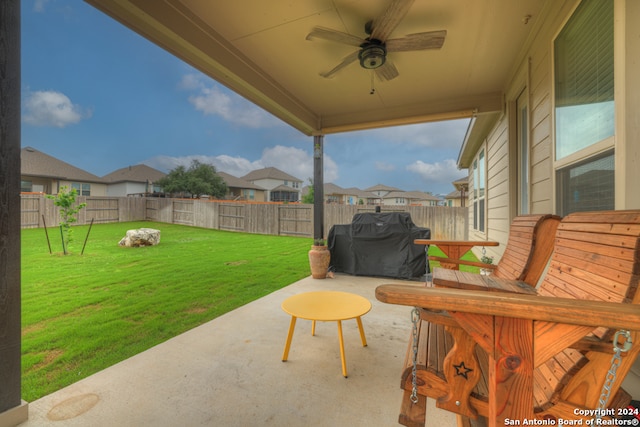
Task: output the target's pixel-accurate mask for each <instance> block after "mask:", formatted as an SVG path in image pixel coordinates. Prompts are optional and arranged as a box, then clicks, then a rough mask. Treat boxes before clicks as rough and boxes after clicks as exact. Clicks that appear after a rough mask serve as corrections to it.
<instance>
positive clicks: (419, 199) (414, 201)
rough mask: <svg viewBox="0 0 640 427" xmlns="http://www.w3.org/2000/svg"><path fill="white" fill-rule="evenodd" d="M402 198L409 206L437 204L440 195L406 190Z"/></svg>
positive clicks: (439, 200)
mask: <svg viewBox="0 0 640 427" xmlns="http://www.w3.org/2000/svg"><path fill="white" fill-rule="evenodd" d="M404 198H405V200H406V201H407V204H408V205H410V206H438V204H439V203H440V202H441V201H442V199H441V198H440V197H437V196H434V195H433V194H429V193H424V192H422V191H406V192H405V193H404Z"/></svg>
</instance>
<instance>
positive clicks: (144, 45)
mask: <svg viewBox="0 0 640 427" xmlns="http://www.w3.org/2000/svg"><path fill="white" fill-rule="evenodd" d="M22 114H23V121H22V146H23V147H25V146H31V147H34V148H36V149H38V150H40V151H43V152H45V153H47V154H49V155H52V156H54V157H57V158H59V159H60V160H64V161H66V162H68V163H71V164H72V165H74V166H77V167H80V168H82V169H84V170H86V171H88V172H91V173H93V174H95V175H98V176H104V175H106V174H108V173H110V172H113V171H114V170H116V169H120V168H122V167H126V166H129V165H136V164H140V163H144V164H147V165H149V166H152V167H154V168H156V169H159V170H162V171H164V172H168V171H169V170H171V169H172V168H174V167H176V166H178V165H181V164H182V165H189V164H190V163H191V161H192V160H193V159H197V160H199V161H201V162H204V163H209V164H213V165H214V166H215V167H216V168H217V169H218V170H220V171H224V172H227V173H230V174H232V175H235V176H238V177H240V176H243V175H245V174H247V173H248V172H250V171H251V170H255V169H260V168H264V167H270V166H273V167H276V168H278V169H281V170H283V171H285V172H287V173H289V174H291V175H293V176H295V177H297V178H300V179H302V180H304V181H305V184H306V183H307V180H308V178H309V177H312V176H313V158H312V142H313V141H312V138H311V137H308V136H306V135H303V134H301V133H300V132H299V131H297V130H295V129H293V128H291V127H290V126H288V125H286V124H285V123H283V122H281V121H280V120H279V119H277V118H275V117H273V116H271V115H270V114H268V113H266V112H265V111H263V110H261V109H260V108H258V107H256V106H254V105H253V104H251V103H249V102H248V101H246V100H244V99H243V98H241V97H239V96H238V95H236V94H235V93H233V92H231V91H230V90H228V89H226V88H225V87H224V86H222V85H220V84H219V83H217V82H216V81H214V80H212V79H210V78H208V77H207V76H205V75H203V74H202V73H200V72H199V71H197V70H195V69H194V68H192V67H191V66H189V65H187V64H185V63H184V62H182V61H181V60H179V59H177V58H175V57H174V56H172V55H171V54H169V53H167V52H165V51H164V50H162V49H161V48H159V47H157V46H155V45H153V44H152V43H150V42H148V41H147V40H146V39H144V38H142V37H141V36H139V35H137V34H136V33H134V32H133V31H131V30H129V29H128V28H126V27H124V26H123V25H121V24H119V23H118V22H116V21H114V20H113V19H111V18H109V17H108V16H106V15H104V14H103V13H102V12H99V11H98V10H96V9H94V8H93V7H91V6H89V5H88V4H86V3H84V2H82V1H79V0H22ZM467 124H468V120H456V121H447V122H439V123H429V124H421V125H412V126H403V127H395V128H387V129H379V130H373V131H362V132H349V133H344V134H339V135H327V136H326V137H325V159H324V167H325V170H324V178H325V182H333V183H334V184H336V185H339V186H341V187H345V188H348V187H358V188H360V189H365V188H368V187H371V186H374V185H376V184H385V185H389V186H393V187H397V188H399V189H402V190H405V191H425V192H432V193H434V194H446V193H449V192H451V191H453V190H454V188H453V186H452V185H451V182H452V181H454V180H456V179H458V178H461V177H463V176H465V175H466V174H467V171H466V170H462V171H461V170H458V169H457V167H456V164H455V163H456V159H457V156H458V152H459V150H460V146H461V143H462V140H463V138H464V134H465V132H466V129H467Z"/></svg>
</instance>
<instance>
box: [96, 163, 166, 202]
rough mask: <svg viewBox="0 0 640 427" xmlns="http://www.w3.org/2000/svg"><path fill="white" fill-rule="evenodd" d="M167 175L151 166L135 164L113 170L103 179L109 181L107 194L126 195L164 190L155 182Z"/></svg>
mask: <svg viewBox="0 0 640 427" xmlns="http://www.w3.org/2000/svg"><path fill="white" fill-rule="evenodd" d="M165 176H166V174H165V173H164V172H160V171H159V170H157V169H154V168H152V167H150V166H147V165H135V166H128V167H126V168H122V169H118V170H116V171H113V172H111V173H110V174H108V175H105V176H103V177H102V179H103V180H104V181H105V182H106V183H107V196H115V197H124V196H131V195H145V194H149V193H160V192H162V188H160V187H158V186H157V185H154V183H155V182H156V181H157V180H159V179H160V178H163V177H165Z"/></svg>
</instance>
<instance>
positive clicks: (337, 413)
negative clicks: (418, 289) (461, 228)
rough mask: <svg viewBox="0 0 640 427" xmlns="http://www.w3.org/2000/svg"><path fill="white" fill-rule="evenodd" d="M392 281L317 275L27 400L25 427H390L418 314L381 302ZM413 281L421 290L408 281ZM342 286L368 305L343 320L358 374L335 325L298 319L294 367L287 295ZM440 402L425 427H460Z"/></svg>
mask: <svg viewBox="0 0 640 427" xmlns="http://www.w3.org/2000/svg"><path fill="white" fill-rule="evenodd" d="M392 282H393V283H402V281H396V280H393V279H384V278H369V277H356V276H348V275H336V276H335V278H334V279H326V280H315V279H312V278H311V277H308V278H305V279H303V280H300V281H299V282H296V283H293V284H291V285H289V286H287V287H285V288H283V289H281V290H279V291H277V292H274V293H272V294H270V295H268V296H266V297H264V298H261V299H259V300H257V301H254V302H252V303H250V304H247V305H245V306H244V307H241V308H239V309H237V310H234V311H232V312H230V313H227V314H226V315H224V316H221V317H219V318H217V319H215V320H213V321H211V322H208V323H206V324H204V325H202V326H200V327H197V328H195V329H192V330H191V331H189V332H186V333H184V334H182V335H180V336H177V337H175V338H173V339H170V340H168V341H166V342H165V343H163V344H160V345H158V346H156V347H154V348H152V349H150V350H148V351H145V352H143V353H140V354H138V355H136V356H134V357H132V358H130V359H128V360H125V361H123V362H121V363H119V364H117V365H114V366H112V367H110V368H107V369H105V370H104V371H102V372H99V373H97V374H95V375H92V376H90V377H88V378H86V379H84V380H81V381H79V382H77V383H75V384H72V385H71V386H69V387H66V388H64V389H62V390H59V391H57V392H55V393H53V394H51V395H48V396H45V397H43V398H41V399H39V400H37V401H35V402H30V403H29V420H28V421H26V422H25V423H23V424H20V425H21V426H23V427H32V426H33V427H36V426H37V427H46V426H51V427H53V426H65V427H67V426H83V427H84V426H114V425H117V426H123V427H125V426H143V425H153V426H177V425H188V426H213V425H216V426H279V427H280V426H327V427H329V426H331V427H333V426H393V425H397V417H398V412H399V409H400V401H401V397H402V391H401V389H400V372H401V368H402V362H403V360H404V357H405V352H406V349H407V342H408V339H409V333H410V330H411V323H410V309H409V308H408V307H404V306H397V305H389V304H383V303H381V302H379V301H377V300H376V298H375V296H374V292H375V288H376V287H377V286H378V285H379V284H383V283H392ZM410 283H413V284H416V282H410ZM315 290H340V291H345V292H352V293H355V294H358V295H362V296H364V297H365V298H367V299H368V300H369V301H371V304H372V305H373V307H372V309H371V311H370V312H369V313H368V314H366V315H365V316H363V318H362V322H363V325H364V330H365V334H366V337H367V343H368V346H367V347H362V345H361V343H360V337H359V334H358V328H357V326H356V322H355V320H350V321H345V322H343V330H344V340H345V352H346V361H347V367H348V370H349V377H348V378H346V379H345V378H344V377H343V376H342V374H341V370H340V353H339V350H338V338H337V330H336V329H337V328H336V325H335V322H325V323H318V325H317V327H316V336H315V337H312V336H311V322H310V321H305V320H298V324H297V326H296V330H295V334H294V337H293V342H292V346H291V351H290V353H289V360H288V361H287V362H286V363H283V362H282V361H281V358H282V350H283V347H284V343H285V339H286V335H287V330H288V327H289V320H290V317H289V316H288V315H287V314H286V313H284V312H283V311H282V310H281V308H280V304H281V303H282V301H283V300H284V299H286V298H287V297H288V296H291V295H294V294H297V293H301V292H307V291H315ZM430 404H431V405H432V406H433V407H432V408H430V409H431V410H430V411H429V420H428V422H427V425H428V426H454V425H455V416H454V415H453V414H451V413H448V412H444V411H441V410H439V409H437V408H435V405H434V403H433V402H430Z"/></svg>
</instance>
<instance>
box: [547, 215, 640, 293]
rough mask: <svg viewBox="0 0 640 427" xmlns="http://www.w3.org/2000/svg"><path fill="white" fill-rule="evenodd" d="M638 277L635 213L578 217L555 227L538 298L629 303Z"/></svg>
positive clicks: (638, 220)
mask: <svg viewBox="0 0 640 427" xmlns="http://www.w3.org/2000/svg"><path fill="white" fill-rule="evenodd" d="M639 273H640V211H637V210H634V211H601V212H579V213H573V214H570V215H567V216H566V217H565V218H564V219H563V220H562V221H561V223H560V225H559V227H558V230H557V233H556V239H555V249H554V252H553V255H552V257H551V263H550V266H549V271H548V272H547V274H546V276H545V279H544V281H543V282H542V284H541V285H540V289H539V290H538V294H539V295H545V296H558V297H563V298H575V299H586V300H601V301H610V302H627V303H628V302H632V300H633V298H634V296H635V293H636V289H637V287H638V274H639Z"/></svg>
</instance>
